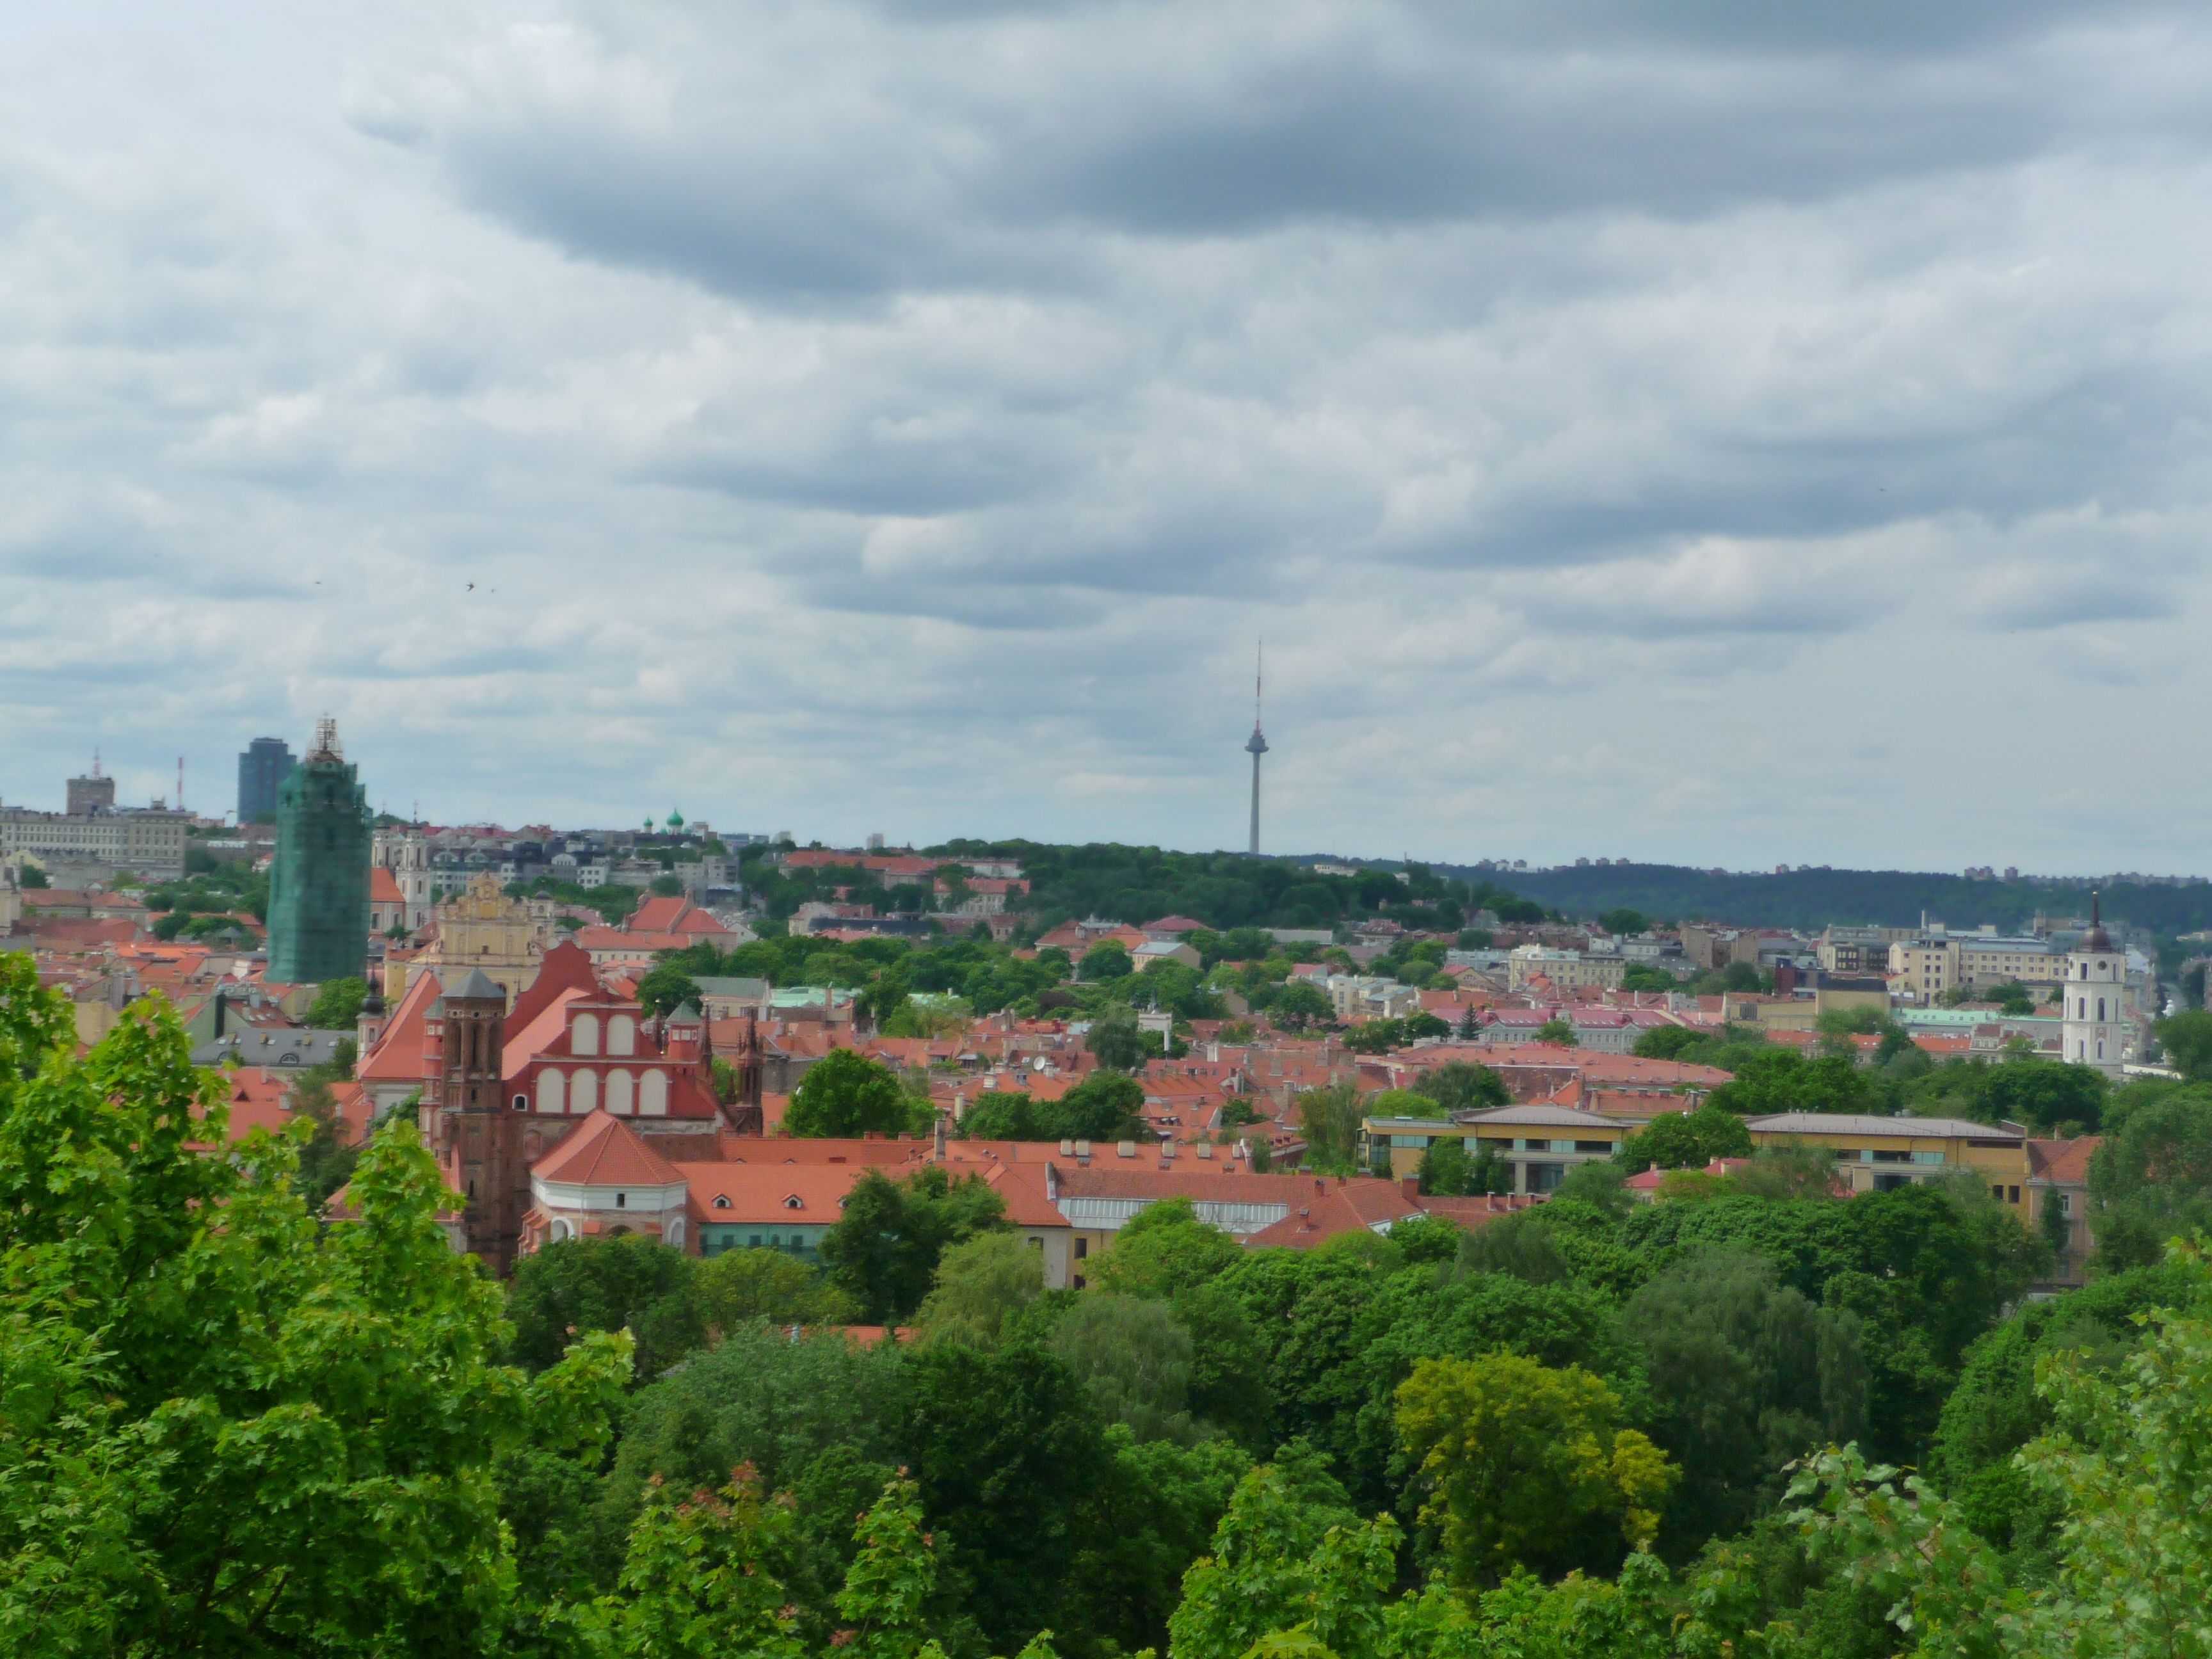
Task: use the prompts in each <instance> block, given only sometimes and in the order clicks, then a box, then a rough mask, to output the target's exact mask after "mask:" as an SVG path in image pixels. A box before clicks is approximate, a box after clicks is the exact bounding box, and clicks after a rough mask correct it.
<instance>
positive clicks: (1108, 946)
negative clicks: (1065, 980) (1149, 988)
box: [1075, 939, 1136, 984]
mask: <svg viewBox="0 0 2212 1659" xmlns="http://www.w3.org/2000/svg"><path fill="white" fill-rule="evenodd" d="M1135 971H1136V964H1135V963H1133V962H1131V961H1130V960H1129V951H1128V947H1127V945H1117V944H1116V943H1115V942H1114V941H1113V940H1112V939H1102V940H1100V941H1099V942H1098V943H1097V944H1096V945H1092V946H1091V948H1090V949H1089V950H1088V951H1085V952H1084V953H1083V960H1082V961H1081V962H1079V963H1076V965H1075V976H1076V978H1078V979H1079V980H1082V981H1084V982H1085V983H1086V984H1101V983H1104V982H1105V981H1109V980H1117V979H1127V978H1128V976H1129V975H1131V974H1133V973H1134V972H1135Z"/></svg>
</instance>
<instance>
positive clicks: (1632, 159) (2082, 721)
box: [0, 0, 2212, 871]
mask: <svg viewBox="0 0 2212 1659" xmlns="http://www.w3.org/2000/svg"><path fill="white" fill-rule="evenodd" d="M2208 89H2212V14H2208V13H2207V12H2206V11H2205V9H2203V7H2201V6H2184V5H2179V4H2174V5H2161V4H2151V3H2144V4H2135V3H2127V0H2099V3H2097V4H2094V5H2086V4H2084V5H2069V4H2061V3H2056V0H2002V3H2001V0H1954V3H1949V4H1945V5H1941V6H1929V5H1926V4H1924V3H1921V0H1857V3H1854V4H1851V5H1848V6H1818V7H1813V6H1790V7H1778V6H1775V5H1772V4H1771V3H1762V0H1686V3H1682V4H1677V5H1670V6H1663V7H1662V6H1653V5H1650V4H1648V3H1629V0H1491V3H1486V4H1483V5H1480V6H1471V5H1467V4H1450V3H1441V0H1439V3H1433V4H1415V3H1407V4H1392V3H1388V0H1355V3H1329V0H1158V3H1151V0H1122V3H1081V0H1065V3H1048V0H1036V3H1030V4H1025V5H1017V4H1006V3H994V0H909V3H901V0H806V3H804V4H789V3H787V4H782V5H774V4H764V3H757V0H712V3H708V0H696V3H678V0H623V3H611V0H610V3H592V0H570V3H562V0H536V3H528V4H522V3H516V4H497V3H483V0H437V3H416V0H375V3H362V4H354V5H349V4H345V3H339V0H325V3H319V4H316V5H313V6H300V5H279V4H276V3H273V0H270V3H263V4H244V3H234V0H205V3H202V4H198V5H195V6H191V7H179V6H176V5H173V4H164V5H156V4H154V3H151V0H148V3H142V4H121V3H105V0H77V3H75V4H72V5H70V6H67V7H44V8H37V9H25V10H24V12H22V13H21V14H20V15H15V16H14V17H12V18H11V21H10V26H9V50H8V51H7V52H6V53H5V54H4V56H0V799H5V800H7V801H9V802H11V803H15V802H21V803H27V804H31V805H59V796H60V791H61V781H62V779H63V777H64V775H66V774H68V773H70V772H72V771H75V770H77V769H81V768H82V765H83V764H84V763H85V762H86V761H88V759H89V758H90V755H91V752H92V750H93V748H94V744H98V745H99V746H100V750H101V753H102V755H103V757H104V758H105V759H106V763H107V764H108V767H109V769H110V770H112V772H114V773H115V775H117V776H118V779H120V780H121V781H122V786H123V789H124V793H125V794H126V795H129V796H136V797H138V798H140V799H143V798H144V797H146V796H148V795H149V794H150V793H155V792H156V791H161V792H165V793H166V792H167V791H168V790H170V789H171V788H172V787H173V775H174V766H175V759H176V757H177V756H178V755H179V753H181V754H183V755H185V757H187V761H188V765H189V769H190V774H189V778H188V796H189V798H190V799H191V804H192V805H195V806H197V807H200V808H203V809H213V808H215V807H216V806H218V805H229V804H230V803H231V801H232V800H233V799H234V765H235V763H234V756H235V754H236V752H237V750H238V749H239V748H240V746H242V744H243V742H244V740H245V739H246V738H249V737H252V736H254V735H257V734H259V733H263V732H270V733H278V734H283V735H285V736H288V737H289V738H291V739H292V740H293V742H294V746H295V748H298V747H301V740H302V739H303V738H305V736H306V735H307V732H308V731H309V729H310V728H311V726H312V725H313V720H314V718H315V716H316V715H317V714H320V713H324V712H330V713H334V714H337V716H338V718H339V720H340V722H341V727H342V730H343V733H344V736H345V738H346V741H347V744H348V748H349V754H350V755H351V756H352V757H355V758H357V759H358V760H360V761H361V763H362V771H363V775H364V778H365V780H366V781H368V785H369V788H370V793H371V797H372V799H374V800H375V801H377V802H379V803H380V804H384V805H389V806H390V807H392V809H394V810H397V811H406V810H408V809H409V807H410V804H412V803H419V805H420V811H422V814H423V815H424V816H426V817H431V818H434V819H437V820H439V821H444V822H454V821H461V820H466V819H472V818H480V817H496V818H500V819H501V820H504V821H506V822H509V823H517V822H523V821H527V820H536V819H544V818H550V819H551V820H553V821H555V822H559V823H579V822H603V823H605V822H613V823H626V822H632V821H635V820H636V819H638V818H641V817H643V816H644V815H645V814H647V813H648V812H650V813H655V814H658V813H664V812H665V811H668V810H669V808H670V807H671V806H678V807H681V808H682V809H683V811H684V812H685V813H686V814H687V815H689V816H691V817H705V818H708V819H711V820H712V821H713V822H714V823H717V824H718V825H721V826H724V827H727V828H732V829H757V830H770V829H786V828H787V829H793V830H794V831H795V832H797V833H798V834H799V836H800V838H801V839H802V840H805V839H811V838H814V837H817V836H818V837H821V838H823V839H825V840H829V841H833V842H835V841H838V840H841V839H846V838H856V837H858V836H860V835H863V834H865V833H866V832H868V831H870V830H876V829H880V830H883V831H884V832H886V833H887V834H888V835H890V836H891V837H892V839H893V840H894V841H897V840H902V839H906V838H913V839H915V840H916V841H918V842H919V841H927V840H931V839H936V838H939V837H942V836H948V835H956V834H963V833H966V834H980V835H1016V834H1020V835H1030V836H1040V837H1054V838H1079V839H1081V838H1108V837H1112V838H1117V839H1123V840H1142V841H1152V842H1160V843H1163V844H1167V845H1174V846H1182V847H1193V848H1208V847H1215V846H1222V845H1239V844H1241V842H1242V840H1243V814H1244V805H1245V802H1244V788H1245V784H1246V780H1247V775H1248V774H1247V770H1246V769H1247V766H1248V763H1247V761H1246V758H1245V757H1244V755H1243V752H1242V748H1241V745H1242V744H1243V740H1244V738H1245V736H1246V734H1247V732H1249V726H1250V719H1251V712H1252V711H1251V690H1252V685H1251V680H1252V657H1253V649H1254V643H1255V640H1256V639H1257V638H1259V637H1260V636H1261V635H1264V636H1265V638H1266V641H1267V732H1268V736H1269V738H1270V740H1271V741H1272V742H1273V744H1274V745H1275V747H1274V751H1273V754H1272V755H1271V756H1270V757H1269V760H1268V765H1269V769H1270V770H1269V778H1268V782H1269V797H1268V805H1267V812H1268V832H1267V841H1268V842H1269V844H1270V846H1271V847H1272V848H1276V849H1279V850H1285V851H1290V850H1301V851H1305V850H1311V851H1319V850H1324V849H1327V850H1340V851H1345V852H1351V853H1358V854H1375V855H1392V854H1399V853H1401V852H1411V853H1413V854H1415V855H1416V856H1423V857H1431V858H1449V859H1472V858H1478V857H1483V856H1498V855H1503V856H1517V857H1523V858H1528V859H1531V860H1547V861H1548V860H1552V859H1554V858H1561V857H1567V858H1571V857H1572V856H1574V855H1576V854H1590V855H1596V854H1608V855H1620V856H1627V855H1633V856H1636V857H1638V858H1656V859H1668V860H1684V861H1692V862H1697V863H1700V864H1711V863H1722V864H1728V865H1730V866H1756V865H1762V864H1771V863H1773V862H1776V861H1782V860H1786V861H1790V862H1793V863H1794V862H1799V861H1814V862H1829V863H1836V864H1862V865H1876V866H1897V865H1905V866H1916V867H1948V866H1960V865H1963V864H1966V863H1982V862H1995V863H1997V864H2000V865H2002V864H2007V863H2017V864H2019V865H2021V866H2024V867H2027V868H2033V869H2039V870H2054V871H2055V870H2075V871H2103V870H2109V869H2114V868H2142V869H2154V870H2175V871H2183V870H2187V871H2212V856H2208V855H2207V854H2205V852H2204V850H2203V842H2204V828H2205V826H2206V824H2207V822H2208V819H2212V787H2208V783H2207V781H2206V780H2207V775H2208V768H2207V765H2206V758H2205V756H2204V753H2203V750H2204V747H2205V745H2204V743H2203V738H2202V737H2201V735H2200V734H2201V733H2202V732H2203V729H2204V727H2205V724H2206V714H2205V711H2206V710H2207V708H2208V707H2212V652H2208V651H2207V650H2206V649H2205V648H2204V639H2205V632H2204V624H2205V621H2206V617H2207V611H2208V600H2209V599H2212V594H2209V593H2208V592H2207V588H2208V580H2207V570H2206V562H2205V559H2204V556H2203V548H2204V545H2205V538H2206V533H2207V529H2208V525H2212V465H2208V442H2212V374H2208V372H2207V371H2208V362H2207V357H2208V352H2212V96H2208ZM471 584H473V586H471Z"/></svg>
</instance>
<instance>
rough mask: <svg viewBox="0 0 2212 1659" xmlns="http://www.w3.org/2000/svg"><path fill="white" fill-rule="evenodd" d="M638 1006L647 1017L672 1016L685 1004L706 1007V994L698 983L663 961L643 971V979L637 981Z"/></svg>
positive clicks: (675, 966)
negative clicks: (644, 972)
mask: <svg viewBox="0 0 2212 1659" xmlns="http://www.w3.org/2000/svg"><path fill="white" fill-rule="evenodd" d="M637 1001H638V1006H640V1007H641V1008H642V1009H644V1010H645V1012H647V1013H648V1014H672V1013H674V1012H676V1011H677V1010H678V1008H681V1007H682V1006H684V1004H685V1003H687V1002H688V1003H690V1005H691V1006H693V1007H694V1008H700V1007H703V1006H705V1005H706V1001H707V997H706V994H705V993H704V992H703V991H702V990H700V988H699V982H698V981H696V980H695V979H693V978H692V977H691V975H689V974H687V973H685V972H684V970H683V969H681V968H679V967H678V966H677V965H676V964H675V963H672V962H664V963H659V964H658V965H656V966H654V967H653V968H650V969H647V970H646V975H645V977H644V978H643V979H641V980H640V981H638V982H637Z"/></svg>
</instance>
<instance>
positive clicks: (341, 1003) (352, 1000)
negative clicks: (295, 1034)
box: [307, 979, 368, 1031]
mask: <svg viewBox="0 0 2212 1659" xmlns="http://www.w3.org/2000/svg"><path fill="white" fill-rule="evenodd" d="M366 1001H368V981H365V980H358V979H334V980H331V981H329V982H328V983H327V984H325V985H321V986H319V987H316V990H315V1000H314V1001H313V1003H312V1004H310V1005H309V1006H308V1009H307V1025H308V1028H309V1029H310V1030H317V1031H350V1030H353V1029H354V1027H355V1026H356V1025H358V1024H360V1023H361V1006H362V1003H364V1002H366Z"/></svg>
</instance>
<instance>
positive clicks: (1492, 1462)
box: [1396, 1352, 1676, 1589]
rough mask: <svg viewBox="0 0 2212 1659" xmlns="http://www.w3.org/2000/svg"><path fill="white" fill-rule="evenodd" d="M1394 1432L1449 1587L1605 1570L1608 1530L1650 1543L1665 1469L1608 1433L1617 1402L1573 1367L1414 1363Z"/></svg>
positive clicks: (1661, 1459)
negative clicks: (1547, 1570) (1417, 1483)
mask: <svg viewBox="0 0 2212 1659" xmlns="http://www.w3.org/2000/svg"><path fill="white" fill-rule="evenodd" d="M1396 1403H1397V1425H1398V1433H1399V1437H1400V1438H1401V1441H1402V1442H1403V1443H1404V1445H1405V1449H1406V1452H1407V1455H1408V1456H1409V1457H1412V1458H1414V1459H1416V1460H1417V1461H1418V1462H1419V1473H1420V1480H1421V1484H1422V1486H1423V1488H1424V1490H1425V1492H1427V1493H1428V1498H1427V1500H1426V1501H1425V1503H1424V1504H1422V1506H1421V1511H1420V1514H1421V1520H1422V1522H1423V1524H1425V1525H1428V1526H1433V1527H1435V1528H1437V1529H1438V1531H1439V1532H1440V1533H1441V1534H1442V1543H1443V1556H1444V1560H1445V1562H1446V1564H1447V1565H1448V1568H1449V1572H1450V1575H1451V1578H1452V1582H1453V1583H1455V1584H1458V1585H1460V1586H1462V1587H1463V1588H1467V1589H1473V1588H1475V1587H1477V1586H1480V1585H1482V1584H1486V1583H1495V1582H1496V1581H1497V1580H1498V1579H1499V1578H1501V1577H1504V1576H1505V1575H1506V1574H1507V1573H1508V1572H1509V1571H1512V1570H1513V1569H1514V1568H1515V1567H1516V1566H1518V1565H1525V1566H1531V1567H1538V1568H1542V1567H1556V1566H1573V1565H1610V1563H1609V1562H1607V1559H1606V1558H1607V1556H1608V1555H1611V1556H1612V1557H1613V1559H1616V1560H1617V1559H1618V1549H1619V1546H1618V1544H1616V1545H1614V1546H1613V1548H1612V1549H1610V1550H1608V1549H1607V1547H1605V1544H1604V1536H1605V1534H1607V1532H1608V1531H1610V1532H1611V1533H1613V1535H1614V1536H1615V1537H1616V1538H1617V1539H1619V1540H1620V1541H1626V1544H1627V1545H1628V1547H1630V1548H1632V1549H1637V1548H1641V1547H1644V1546H1645V1545H1647V1544H1649V1543H1650V1541H1651V1539H1652V1537H1653V1535H1654V1534H1656V1532H1657V1531H1658V1527H1659V1513H1660V1509H1661V1506H1662V1504H1664V1503H1665V1501H1666V1498H1667V1495H1668V1492H1669V1491H1670V1490H1671V1488H1672V1487H1673V1486H1674V1481H1675V1479H1676V1471H1675V1470H1674V1468H1672V1467H1671V1466H1670V1465H1669V1464H1668V1461H1667V1455H1666V1454H1665V1453H1664V1452H1662V1451H1661V1450H1660V1449H1658V1447H1656V1446H1655V1445H1653V1444H1652V1443H1651V1442H1650V1440H1649V1439H1648V1438H1646V1437H1644V1435H1643V1434H1641V1433H1639V1432H1638V1431H1636V1430H1634V1429H1629V1428H1624V1427H1622V1426H1621V1425H1620V1418H1621V1415H1622V1412H1621V1403H1620V1396H1619V1395H1616V1394H1615V1393H1614V1392H1613V1390H1612V1389H1610V1388H1608V1387H1607V1386H1606V1384H1605V1383H1604V1382H1603V1381H1602V1380H1601V1378H1598V1377H1596V1376H1592V1375H1590V1373H1589V1372H1588V1371H1586V1370H1583V1369H1581V1368H1580V1367H1579V1366H1573V1365H1570V1366H1567V1367H1565V1369H1563V1370H1553V1369H1552V1368H1551V1367H1549V1366H1547V1365H1542V1364H1538V1363H1537V1362H1536V1361H1534V1360H1533V1359H1528V1358H1522V1357H1521V1356H1520V1355H1517V1354H1511V1353H1505V1352H1497V1353H1491V1354H1486V1355H1485V1356H1483V1357H1482V1358H1478V1359H1422V1360H1419V1361H1418V1362H1416V1364H1414V1366H1413V1375H1412V1376H1409V1377H1407V1379H1406V1381H1405V1382H1404V1383H1401V1385H1400V1386H1399V1389H1398V1392H1397V1395H1396Z"/></svg>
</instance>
